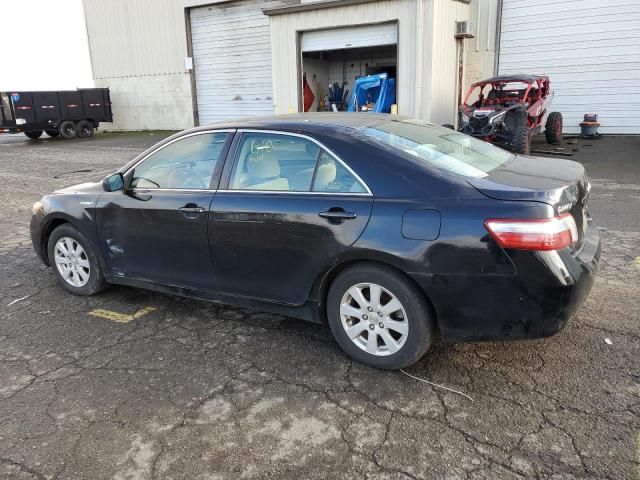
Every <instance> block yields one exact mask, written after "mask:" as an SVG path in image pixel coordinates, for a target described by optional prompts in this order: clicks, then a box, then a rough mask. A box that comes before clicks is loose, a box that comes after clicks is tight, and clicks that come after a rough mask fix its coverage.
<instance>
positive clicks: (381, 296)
mask: <svg viewBox="0 0 640 480" xmlns="http://www.w3.org/2000/svg"><path fill="white" fill-rule="evenodd" d="M327 317H328V320H329V325H330V327H331V331H332V332H333V335H334V337H335V339H336V341H337V342H338V344H339V345H340V346H341V347H342V349H343V350H344V351H345V352H346V353H348V354H349V355H350V356H351V357H353V358H354V359H356V360H358V361H359V362H362V363H365V364H367V365H370V366H372V367H376V368H383V369H398V368H403V367H407V366H409V365H412V364H413V363H415V362H417V361H418V360H419V359H420V357H422V356H423V355H424V354H425V353H426V351H427V350H428V349H429V347H430V346H431V343H432V342H433V338H434V332H435V327H434V321H433V317H432V314H431V310H430V308H429V305H428V304H427V302H426V300H425V299H424V296H423V294H422V292H421V291H420V290H418V288H417V287H416V286H415V285H414V284H412V283H411V282H410V281H409V280H408V279H407V278H405V277H404V276H403V275H401V274H400V273H398V272H396V271H395V270H393V269H391V268H389V267H385V266H382V265H376V264H361V265H356V266H354V267H351V268H349V269H347V270H345V271H344V272H342V273H341V274H340V275H338V276H337V277H336V279H335V280H334V281H333V283H332V284H331V287H330V289H329V293H328V295H327Z"/></svg>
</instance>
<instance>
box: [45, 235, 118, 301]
mask: <svg viewBox="0 0 640 480" xmlns="http://www.w3.org/2000/svg"><path fill="white" fill-rule="evenodd" d="M47 254H48V256H49V264H50V265H51V266H52V267H53V271H54V274H55V275H56V278H57V279H58V282H59V283H60V284H61V285H62V286H63V287H64V288H66V289H67V290H69V291H70V292H71V293H73V294H75V295H93V294H95V293H98V292H100V291H101V290H104V289H105V288H106V286H107V283H106V281H105V279H104V276H103V275H102V270H101V269H100V263H99V262H98V257H97V256H96V254H95V252H94V250H93V248H92V247H91V244H90V243H89V242H88V241H87V239H86V238H85V236H84V235H83V234H82V233H80V231H79V230H77V229H76V228H75V227H73V226H71V225H70V224H63V225H60V226H59V227H57V228H56V229H55V230H54V231H53V232H52V233H51V236H50V237H49V243H48V244H47Z"/></svg>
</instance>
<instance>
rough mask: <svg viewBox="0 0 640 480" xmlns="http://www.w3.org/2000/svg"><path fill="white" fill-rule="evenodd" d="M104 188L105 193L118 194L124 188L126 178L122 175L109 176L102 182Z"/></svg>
mask: <svg viewBox="0 0 640 480" xmlns="http://www.w3.org/2000/svg"><path fill="white" fill-rule="evenodd" d="M102 188H104V191H105V192H117V191H119V190H122V189H123V188H124V177H123V176H122V173H120V172H118V173H114V174H112V175H109V176H108V177H107V178H105V179H104V180H103V181H102Z"/></svg>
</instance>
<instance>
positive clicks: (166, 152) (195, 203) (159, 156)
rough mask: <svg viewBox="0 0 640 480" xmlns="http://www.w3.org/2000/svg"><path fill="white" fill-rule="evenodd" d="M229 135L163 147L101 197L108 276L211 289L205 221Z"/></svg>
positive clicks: (201, 137) (189, 138) (196, 138)
mask: <svg viewBox="0 0 640 480" xmlns="http://www.w3.org/2000/svg"><path fill="white" fill-rule="evenodd" d="M231 135H232V134H231V133H229V132H202V133H197V134H192V135H187V136H184V137H180V138H178V139H176V140H174V141H172V142H169V143H167V144H165V145H163V146H161V147H160V148H159V149H157V150H156V151H154V152H152V153H151V154H150V155H148V156H147V157H146V158H145V159H143V160H142V161H141V162H140V163H138V164H137V165H136V166H134V167H133V168H132V169H131V170H130V171H129V172H127V173H126V175H125V184H126V185H127V187H126V188H125V191H124V192H122V191H120V192H108V193H105V194H103V195H102V196H101V197H100V200H99V204H98V210H97V223H98V233H99V237H100V241H101V242H102V243H103V247H102V250H103V251H105V252H106V257H107V258H106V262H107V264H108V269H109V270H110V273H111V275H113V276H115V277H118V276H120V277H128V278H135V279H140V280H145V281H150V282H154V283H161V284H166V285H173V286H179V287H189V288H201V289H208V288H210V286H211V282H212V277H213V276H214V272H213V269H212V265H211V258H210V255H209V245H208V232H207V230H208V223H209V222H208V220H209V209H210V205H211V201H212V199H213V197H214V194H215V187H216V186H217V181H218V177H219V169H220V167H221V164H222V160H223V159H224V155H225V153H226V150H227V148H228V145H229V141H230V137H231Z"/></svg>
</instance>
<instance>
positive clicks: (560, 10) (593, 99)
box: [500, 0, 640, 134]
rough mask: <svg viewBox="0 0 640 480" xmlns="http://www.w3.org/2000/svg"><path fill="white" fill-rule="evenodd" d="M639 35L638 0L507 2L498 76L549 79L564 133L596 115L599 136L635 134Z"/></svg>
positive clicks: (639, 101) (639, 103)
mask: <svg viewBox="0 0 640 480" xmlns="http://www.w3.org/2000/svg"><path fill="white" fill-rule="evenodd" d="M532 18H535V23H532V22H531V21H530V20H531V19H532ZM639 32H640V1H638V0H616V1H615V2H602V1H600V0H571V1H569V0H565V1H559V0H556V1H547V2H545V5H544V8H543V9H541V8H540V7H539V6H537V5H534V4H532V3H531V2H529V1H526V0H524V1H519V0H504V6H503V15H502V34H501V39H500V73H540V74H547V75H549V77H550V79H551V89H552V90H553V91H554V92H555V97H554V99H553V104H552V106H551V110H554V111H560V112H561V113H562V115H563V116H564V127H565V129H564V130H565V132H568V133H578V132H579V131H580V127H579V124H580V122H581V121H582V119H583V116H584V114H585V113H590V112H597V113H598V114H599V115H600V117H599V121H600V123H601V127H600V129H599V132H600V133H628V134H637V133H640V117H639V116H638V107H640V89H639V88H638V79H640V35H639Z"/></svg>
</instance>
